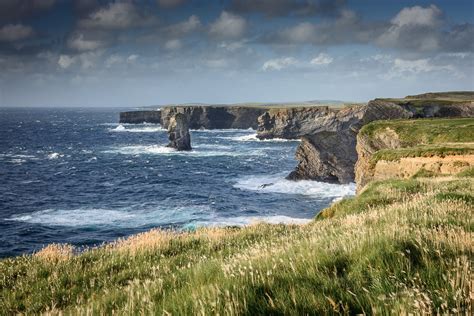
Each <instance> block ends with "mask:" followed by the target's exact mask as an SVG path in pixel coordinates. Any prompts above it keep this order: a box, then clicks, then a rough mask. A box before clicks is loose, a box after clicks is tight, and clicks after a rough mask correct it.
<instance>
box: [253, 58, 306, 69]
mask: <svg viewBox="0 0 474 316" xmlns="http://www.w3.org/2000/svg"><path fill="white" fill-rule="evenodd" d="M296 64H298V61H297V60H296V59H295V58H293V57H282V58H275V59H270V60H267V61H266V62H265V63H264V64H263V66H262V70H264V71H268V70H282V69H284V68H288V67H290V66H295V65H296Z"/></svg>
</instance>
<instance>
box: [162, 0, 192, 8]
mask: <svg viewBox="0 0 474 316" xmlns="http://www.w3.org/2000/svg"><path fill="white" fill-rule="evenodd" d="M156 2H157V3H158V5H159V6H160V7H162V8H174V7H178V6H180V5H182V4H184V3H185V2H186V0H156Z"/></svg>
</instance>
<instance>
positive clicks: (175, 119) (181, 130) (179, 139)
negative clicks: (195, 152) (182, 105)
mask: <svg viewBox="0 0 474 316" xmlns="http://www.w3.org/2000/svg"><path fill="white" fill-rule="evenodd" d="M168 138H169V140H170V143H169V144H168V147H172V148H175V149H176V150H179V151H184V150H191V149H192V148H191V135H190V134H189V124H188V119H187V117H186V115H185V114H182V113H176V114H175V115H173V116H172V117H171V118H170V122H169V125H168Z"/></svg>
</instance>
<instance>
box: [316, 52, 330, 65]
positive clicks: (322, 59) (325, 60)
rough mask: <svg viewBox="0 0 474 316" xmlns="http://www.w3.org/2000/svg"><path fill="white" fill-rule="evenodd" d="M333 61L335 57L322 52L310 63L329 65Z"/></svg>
mask: <svg viewBox="0 0 474 316" xmlns="http://www.w3.org/2000/svg"><path fill="white" fill-rule="evenodd" d="M333 61H334V59H333V58H332V57H331V56H329V55H328V54H324V53H320V54H319V55H318V56H316V57H315V58H313V59H311V61H310V64H311V65H317V66H321V65H329V64H330V63H332V62H333Z"/></svg>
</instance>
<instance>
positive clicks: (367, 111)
mask: <svg viewBox="0 0 474 316" xmlns="http://www.w3.org/2000/svg"><path fill="white" fill-rule="evenodd" d="M294 111H302V112H304V117H305V119H304V120H303V121H302V123H301V124H300V123H299V122H298V121H297V120H294V117H298V115H295V114H294V113H292V114H291V115H292V116H290V117H289V118H288V119H286V118H285V116H284V114H285V112H278V113H277V114H273V115H270V114H269V113H268V114H267V113H266V114H264V115H263V116H262V117H260V118H259V122H260V123H261V124H260V125H259V129H258V133H259V134H261V136H260V138H272V137H283V138H294V137H297V136H303V137H302V141H301V143H300V145H299V147H298V149H297V152H296V159H297V160H298V165H297V167H296V168H295V170H294V171H293V172H292V173H290V175H289V176H288V178H289V179H293V180H299V179H310V180H318V181H330V182H339V183H347V182H352V181H354V180H357V181H362V180H361V179H356V174H355V172H354V166H355V163H356V161H357V151H356V144H357V141H356V137H357V133H358V132H359V130H360V129H361V128H362V126H364V125H366V124H368V123H370V122H372V121H378V120H391V119H407V118H428V117H471V116H474V104H473V103H472V102H471V101H464V100H463V101H462V102H453V101H443V100H422V101H419V100H408V101H407V100H406V99H401V100H389V99H375V100H372V101H370V102H369V103H368V104H367V105H366V106H354V107H348V108H343V109H341V110H328V111H327V112H326V113H327V115H326V116H324V115H323V112H322V111H317V110H314V111H306V110H305V109H294ZM269 112H270V111H269ZM311 115H314V117H313V118H311ZM299 116H303V114H301V115H299ZM274 118H275V119H274ZM287 131H290V132H287ZM306 133H308V134H306ZM387 133H389V131H387ZM288 135H290V136H288ZM363 141H364V140H361V142H363ZM372 141H373V142H375V143H377V142H380V147H381V148H382V147H384V148H397V147H396V146H397V145H396V136H395V135H393V134H390V133H389V135H384V134H383V133H382V134H381V135H380V139H373V140H372ZM390 146H392V147H390ZM376 147H377V146H376ZM364 148H365V149H361V151H360V152H359V159H361V162H360V163H364V155H368V156H370V155H372V154H373V152H370V150H372V149H371V147H370V146H369V147H364ZM364 150H368V151H369V152H367V153H365V152H364ZM374 150H375V149H374ZM377 150H378V149H377ZM375 151H376V150H375Z"/></svg>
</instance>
